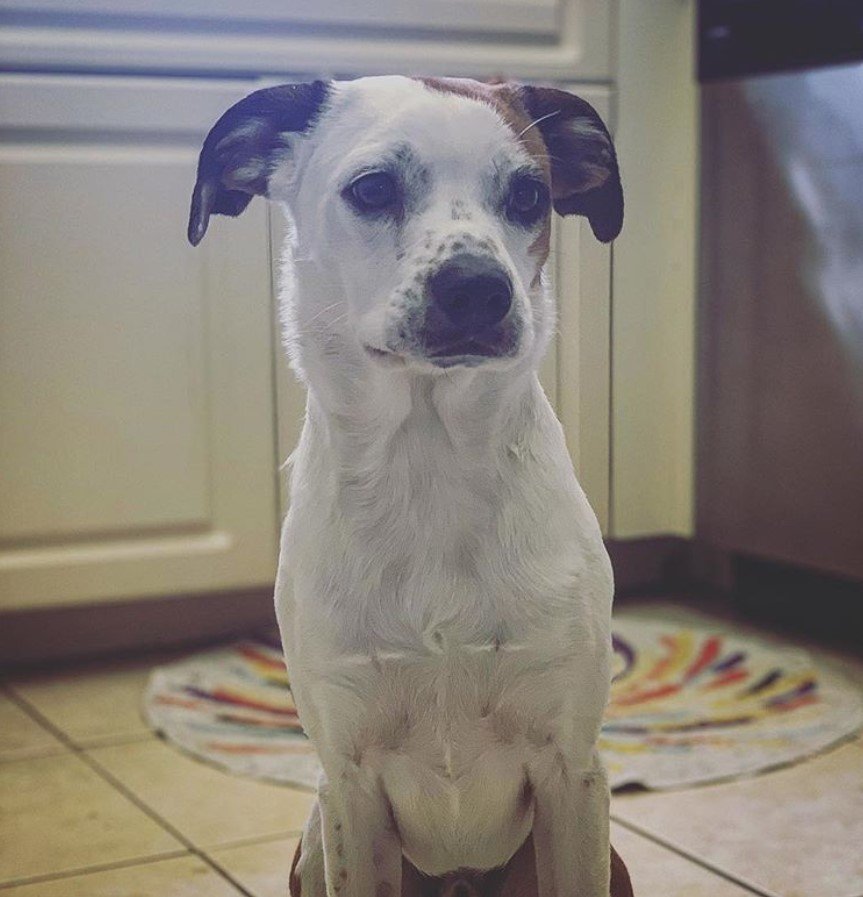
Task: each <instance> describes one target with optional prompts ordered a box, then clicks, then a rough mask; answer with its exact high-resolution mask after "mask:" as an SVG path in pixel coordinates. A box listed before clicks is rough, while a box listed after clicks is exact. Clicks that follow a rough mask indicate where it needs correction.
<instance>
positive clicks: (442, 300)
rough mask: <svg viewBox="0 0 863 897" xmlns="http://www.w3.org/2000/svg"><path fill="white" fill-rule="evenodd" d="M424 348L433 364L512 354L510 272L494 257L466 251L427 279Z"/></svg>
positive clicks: (511, 290)
mask: <svg viewBox="0 0 863 897" xmlns="http://www.w3.org/2000/svg"><path fill="white" fill-rule="evenodd" d="M426 290H427V296H428V306H427V310H426V320H425V327H424V338H423V343H424V349H425V351H426V353H427V356H428V357H429V358H430V359H432V360H434V361H435V362H441V363H447V362H449V363H454V362H455V361H456V360H457V359H470V358H484V357H485V358H497V357H500V356H502V355H507V354H509V353H510V352H511V350H512V348H513V343H514V331H513V328H512V327H510V326H507V325H506V317H507V314H508V313H509V310H510V308H511V307H512V296H513V287H512V281H511V279H510V276H509V274H508V273H507V272H506V271H505V270H504V269H503V268H502V267H501V265H500V263H499V262H497V261H496V260H495V259H494V258H491V257H490V256H486V255H473V254H468V253H464V254H461V255H456V256H453V257H452V258H451V259H449V261H447V262H445V263H444V264H443V265H442V266H441V267H440V268H439V269H438V270H437V271H436V272H435V273H434V274H433V275H432V276H431V277H430V278H429V279H428V281H427V284H426Z"/></svg>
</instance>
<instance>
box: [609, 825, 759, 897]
mask: <svg viewBox="0 0 863 897" xmlns="http://www.w3.org/2000/svg"><path fill="white" fill-rule="evenodd" d="M611 843H612V844H614V847H615V850H617V852H618V853H619V854H620V855H621V857H622V858H623V861H624V863H626V867H627V869H629V875H630V877H631V878H632V889H633V892H634V893H635V895H636V897H747V895H751V893H752V892H751V891H749V890H745V889H743V888H741V887H739V886H738V885H736V884H733V883H731V882H729V881H727V880H726V879H724V878H722V877H721V876H718V875H714V874H713V873H712V872H710V871H708V870H706V869H704V868H703V867H702V866H699V865H698V864H697V863H693V862H691V861H690V860H687V859H684V858H683V857H681V856H679V855H678V854H676V853H673V852H672V851H670V850H668V849H667V848H665V847H660V846H659V845H658V844H654V843H653V842H652V841H650V840H648V839H647V838H642V837H641V836H640V835H636V834H634V833H633V832H631V831H629V830H628V829H625V828H624V827H623V826H621V825H616V824H614V823H612V826H611Z"/></svg>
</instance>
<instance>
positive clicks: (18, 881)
mask: <svg viewBox="0 0 863 897" xmlns="http://www.w3.org/2000/svg"><path fill="white" fill-rule="evenodd" d="M187 856H190V854H189V851H188V850H172V851H170V852H168V853H160V854H154V855H153V856H148V857H137V858H136V859H133V860H117V861H115V862H113V863H101V864H99V865H97V866H82V867H81V868H80V869H64V870H62V871H60V872H46V873H45V874H44V875H31V876H28V877H25V878H10V879H8V880H7V881H4V882H0V891H5V890H6V889H7V888H17V887H19V886H21V885H34V884H42V883H44V882H49V881H62V880H64V879H66V878H76V877H78V876H82V875H93V874H95V873H96V872H110V871H112V870H114V869H132V868H134V867H135V866H150V865H152V864H153V863H161V862H163V861H166V860H177V859H182V858H183V857H187Z"/></svg>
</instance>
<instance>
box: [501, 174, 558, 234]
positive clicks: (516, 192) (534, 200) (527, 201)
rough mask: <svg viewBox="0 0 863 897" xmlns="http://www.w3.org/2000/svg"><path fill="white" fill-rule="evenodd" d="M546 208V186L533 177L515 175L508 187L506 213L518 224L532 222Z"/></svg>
mask: <svg viewBox="0 0 863 897" xmlns="http://www.w3.org/2000/svg"><path fill="white" fill-rule="evenodd" d="M547 208H548V188H547V187H546V186H545V184H544V183H543V182H542V181H540V180H538V179H537V178H535V177H529V176H523V177H517V178H515V180H514V181H513V182H512V185H511V186H510V188H509V197H508V199H507V213H508V215H509V217H510V218H511V219H513V220H514V221H515V222H517V223H518V224H533V223H534V222H536V221H538V220H539V218H541V217H542V215H543V214H545V211H546V209H547Z"/></svg>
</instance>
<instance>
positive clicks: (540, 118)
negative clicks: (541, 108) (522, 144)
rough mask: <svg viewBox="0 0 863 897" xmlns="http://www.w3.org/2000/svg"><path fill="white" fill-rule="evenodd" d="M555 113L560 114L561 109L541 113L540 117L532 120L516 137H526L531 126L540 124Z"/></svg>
mask: <svg viewBox="0 0 863 897" xmlns="http://www.w3.org/2000/svg"><path fill="white" fill-rule="evenodd" d="M555 115H560V109H555V110H554V111H553V112H547V113H546V114H545V115H540V117H539V118H537V119H535V120H534V121H532V122H531V123H530V124H529V125H528V126H527V127H526V128H524V129H523V130H522V131H519V132H518V134H516V135H515V136H516V139H520V138H521V137H524V135H525V134H527V132H528V131H529V130H530V129H531V128H533V127H535V126H536V125H538V124H541V123H542V122H544V121H545V120H546V119H549V118H553V117H554V116H555Z"/></svg>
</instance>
